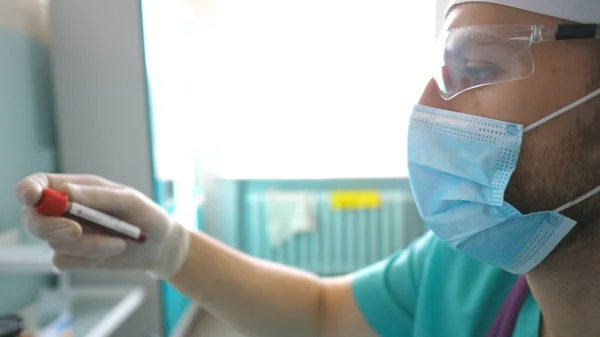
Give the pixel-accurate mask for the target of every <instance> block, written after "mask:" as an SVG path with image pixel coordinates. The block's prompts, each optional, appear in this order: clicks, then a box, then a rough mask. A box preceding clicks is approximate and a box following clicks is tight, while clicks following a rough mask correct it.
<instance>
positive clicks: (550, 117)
mask: <svg viewBox="0 0 600 337" xmlns="http://www.w3.org/2000/svg"><path fill="white" fill-rule="evenodd" d="M598 95H600V89H596V90H595V91H593V92H591V93H590V94H588V95H586V96H584V97H583V98H580V99H578V100H576V101H575V102H573V103H571V104H569V105H567V106H566V107H564V108H562V109H560V110H557V111H555V112H553V113H551V114H550V115H548V116H546V117H544V118H542V119H540V120H539V121H537V122H535V123H533V124H531V125H529V126H528V127H526V128H525V129H523V133H525V132H527V131H531V130H533V129H535V128H537V127H538V126H540V125H542V124H545V123H547V122H548V121H551V120H553V119H554V118H556V117H559V116H561V115H562V114H564V113H566V112H568V111H570V110H573V109H575V108H576V107H578V106H580V105H582V104H585V103H587V102H588V101H590V100H591V99H593V98H595V97H596V96H598ZM598 192H600V185H598V186H596V187H595V188H594V189H593V190H591V191H589V192H587V193H586V194H584V195H582V196H580V197H579V198H577V199H575V200H572V201H570V202H568V203H566V204H564V205H562V206H560V207H558V208H557V209H555V210H554V212H556V213H560V212H562V211H564V210H565V209H567V208H570V207H572V206H575V205H577V204H578V203H580V202H582V201H584V200H586V199H589V198H590V197H592V196H593V195H595V194H597V193H598Z"/></svg>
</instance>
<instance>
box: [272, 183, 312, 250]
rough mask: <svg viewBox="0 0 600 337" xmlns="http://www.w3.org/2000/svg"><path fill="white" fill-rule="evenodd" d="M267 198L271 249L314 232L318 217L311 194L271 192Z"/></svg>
mask: <svg viewBox="0 0 600 337" xmlns="http://www.w3.org/2000/svg"><path fill="white" fill-rule="evenodd" d="M266 198H267V199H266V200H267V205H266V206H267V207H266V208H267V209H266V213H267V214H266V219H267V232H268V239H269V243H270V245H271V247H279V246H281V245H282V244H283V243H285V242H286V241H287V240H289V239H291V238H293V237H294V236H295V235H298V234H301V233H308V232H311V231H314V230H315V228H316V227H317V216H316V212H315V209H314V206H313V205H312V203H311V202H310V194H309V193H306V192H283V191H269V192H267V195H266Z"/></svg>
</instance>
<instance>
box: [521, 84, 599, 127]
mask: <svg viewBox="0 0 600 337" xmlns="http://www.w3.org/2000/svg"><path fill="white" fill-rule="evenodd" d="M598 95H600V88H599V89H596V91H593V92H591V93H589V94H588V95H586V96H584V97H583V98H580V99H578V100H576V101H575V102H573V103H571V104H569V105H567V106H566V107H564V108H562V109H560V110H557V111H555V112H553V113H551V114H549V115H548V116H546V117H544V118H542V119H540V120H539V121H537V122H535V123H533V124H531V125H529V126H528V127H526V128H525V129H523V132H527V131H531V130H533V129H535V128H537V127H538V126H540V125H542V124H545V123H547V122H549V121H551V120H553V119H554V118H556V117H559V116H561V115H562V114H564V113H566V112H568V111H570V110H573V109H575V108H576V107H578V106H580V105H582V104H585V103H587V102H588V101H590V100H591V99H593V98H595V97H596V96H598Z"/></svg>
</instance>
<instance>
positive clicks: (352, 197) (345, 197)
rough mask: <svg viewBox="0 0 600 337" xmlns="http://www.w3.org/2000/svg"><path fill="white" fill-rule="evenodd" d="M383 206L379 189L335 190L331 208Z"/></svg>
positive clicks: (332, 195)
mask: <svg viewBox="0 0 600 337" xmlns="http://www.w3.org/2000/svg"><path fill="white" fill-rule="evenodd" d="M379 207H381V195H380V193H379V192H377V191H370V190H364V191H333V192H331V208H332V209H334V210H347V209H365V208H366V209H374V208H379Z"/></svg>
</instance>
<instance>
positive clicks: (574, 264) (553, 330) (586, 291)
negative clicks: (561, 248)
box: [527, 244, 600, 337]
mask: <svg viewBox="0 0 600 337" xmlns="http://www.w3.org/2000/svg"><path fill="white" fill-rule="evenodd" d="M586 246H588V247H586V248H587V249H586V250H585V251H583V250H580V249H578V248H583V247H573V248H572V249H569V250H570V251H569V252H561V256H559V257H556V258H552V259H551V261H548V262H546V263H544V264H542V265H540V266H538V267H537V268H535V269H534V270H532V271H531V272H529V273H528V274H527V281H528V283H529V287H530V289H531V292H532V294H533V296H534V297H535V299H536V301H537V303H538V305H539V307H540V309H541V311H542V317H543V326H542V328H541V331H542V333H541V334H540V336H541V337H579V336H596V335H598V331H600V282H598V280H600V264H599V263H597V261H600V251H598V250H599V249H598V248H596V249H590V247H589V245H588V244H586ZM596 247H598V246H596ZM577 251H578V252H577ZM562 253H564V254H562Z"/></svg>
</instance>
